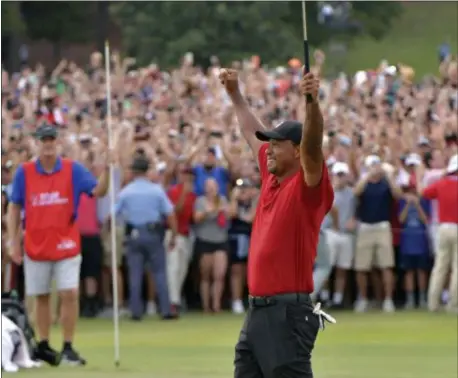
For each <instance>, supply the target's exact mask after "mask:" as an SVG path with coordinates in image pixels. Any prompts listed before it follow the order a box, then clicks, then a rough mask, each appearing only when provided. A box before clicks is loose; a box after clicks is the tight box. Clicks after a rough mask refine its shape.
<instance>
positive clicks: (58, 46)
mask: <svg viewBox="0 0 458 378" xmlns="http://www.w3.org/2000/svg"><path fill="white" fill-rule="evenodd" d="M52 56H53V60H54V66H57V65H58V64H59V62H60V59H61V56H62V43H61V41H54V43H53V45H52Z"/></svg>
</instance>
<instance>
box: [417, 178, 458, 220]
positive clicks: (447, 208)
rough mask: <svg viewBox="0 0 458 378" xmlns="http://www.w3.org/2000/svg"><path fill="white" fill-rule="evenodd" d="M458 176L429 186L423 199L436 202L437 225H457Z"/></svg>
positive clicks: (424, 192)
mask: <svg viewBox="0 0 458 378" xmlns="http://www.w3.org/2000/svg"><path fill="white" fill-rule="evenodd" d="M456 193H458V176H446V177H444V178H442V179H440V180H439V181H436V182H435V183H433V184H431V185H429V186H428V187H427V188H425V189H424V191H423V197H424V198H427V199H429V200H437V203H438V209H439V223H453V224H458V196H457V195H456Z"/></svg>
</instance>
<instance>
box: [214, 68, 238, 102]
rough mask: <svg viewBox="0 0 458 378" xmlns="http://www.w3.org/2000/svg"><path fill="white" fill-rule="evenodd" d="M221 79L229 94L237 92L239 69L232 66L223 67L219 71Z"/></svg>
mask: <svg viewBox="0 0 458 378" xmlns="http://www.w3.org/2000/svg"><path fill="white" fill-rule="evenodd" d="M219 80H220V81H221V84H222V85H224V88H225V89H226V92H227V94H228V95H229V96H231V95H233V94H236V93H237V92H238V91H239V75H238V72H237V70H234V69H231V68H223V69H222V70H220V72H219Z"/></svg>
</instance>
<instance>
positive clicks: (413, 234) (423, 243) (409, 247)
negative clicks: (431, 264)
mask: <svg viewBox="0 0 458 378" xmlns="http://www.w3.org/2000/svg"><path fill="white" fill-rule="evenodd" d="M406 206H409V208H408V210H407V217H406V220H405V221H404V223H403V224H402V225H401V226H402V232H401V242H400V251H401V253H402V254H407V255H421V254H428V253H429V239H428V232H427V227H426V225H425V224H424V223H423V222H422V221H421V220H420V214H419V213H418V210H417V208H416V207H415V206H414V205H413V204H407V202H406V200H405V199H401V200H400V201H399V214H401V213H402V211H403V210H404V208H405V207H406ZM420 206H421V208H422V209H423V211H424V212H425V214H426V216H427V217H429V215H430V212H431V203H430V201H428V200H426V199H424V198H421V199H420Z"/></svg>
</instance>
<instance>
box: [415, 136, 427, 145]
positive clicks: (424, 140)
mask: <svg viewBox="0 0 458 378" xmlns="http://www.w3.org/2000/svg"><path fill="white" fill-rule="evenodd" d="M417 144H418V145H419V146H429V139H428V138H426V137H425V136H423V135H420V137H419V138H418V142H417Z"/></svg>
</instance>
